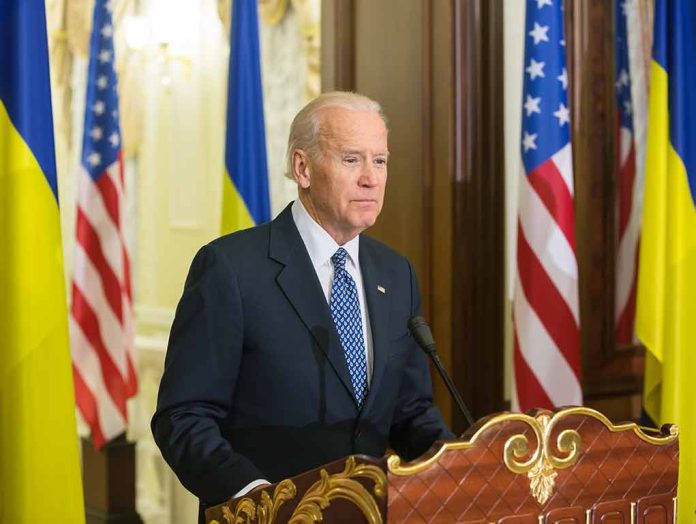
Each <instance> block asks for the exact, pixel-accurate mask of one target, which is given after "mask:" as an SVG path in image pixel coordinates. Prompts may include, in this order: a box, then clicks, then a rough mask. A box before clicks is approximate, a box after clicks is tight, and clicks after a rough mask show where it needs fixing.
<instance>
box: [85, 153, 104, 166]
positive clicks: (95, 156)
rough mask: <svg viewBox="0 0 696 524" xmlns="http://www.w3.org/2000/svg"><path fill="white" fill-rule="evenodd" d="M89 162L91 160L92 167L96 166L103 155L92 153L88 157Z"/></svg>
mask: <svg viewBox="0 0 696 524" xmlns="http://www.w3.org/2000/svg"><path fill="white" fill-rule="evenodd" d="M87 162H89V165H91V166H92V167H96V166H98V165H99V162H101V155H100V154H99V153H96V152H95V153H90V154H89V156H88V157H87Z"/></svg>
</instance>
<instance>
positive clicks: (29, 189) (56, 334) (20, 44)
mask: <svg viewBox="0 0 696 524" xmlns="http://www.w3.org/2000/svg"><path fill="white" fill-rule="evenodd" d="M57 189H58V187H57V180H56V165H55V156H54V149H53V119H52V116H51V90H50V80H49V70H48V45H47V39H46V18H45V13H44V2H43V1H42V0H0V337H2V338H1V341H0V523H6V522H7V523H16V522H19V523H21V522H47V521H51V522H69V523H71V524H72V523H80V522H84V509H83V500H82V481H81V478H80V463H79V455H78V439H77V430H76V423H75V401H74V398H73V383H72V371H71V365H70V350H69V346H68V312H67V304H66V294H65V284H64V275H63V260H62V250H61V238H60V217H59V213H58V197H57V195H58V193H57Z"/></svg>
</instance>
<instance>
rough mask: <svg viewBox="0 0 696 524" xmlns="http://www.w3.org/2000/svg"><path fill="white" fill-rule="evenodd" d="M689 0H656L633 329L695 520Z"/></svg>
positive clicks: (688, 518)
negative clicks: (674, 441) (673, 433)
mask: <svg viewBox="0 0 696 524" xmlns="http://www.w3.org/2000/svg"><path fill="white" fill-rule="evenodd" d="M695 68H696V6H695V4H694V1H693V0H656V2H655V32H654V44H653V59H652V66H651V77H650V112H649V116H648V146H647V158H646V167H645V168H646V173H645V207H644V210H643V233H642V237H641V249H640V270H639V276H638V279H639V280H638V305H637V311H636V332H637V334H638V337H639V338H640V340H641V341H642V342H643V343H644V344H645V346H646V348H647V352H646V370H645V389H644V399H643V400H644V405H645V409H646V411H647V412H648V414H649V415H650V416H651V417H652V419H653V420H654V421H655V422H657V423H658V424H662V423H665V422H676V423H677V424H678V425H679V427H680V430H681V431H680V438H679V442H680V466H679V494H678V505H679V510H678V522H680V523H683V524H693V523H694V522H696V407H694V401H695V400H696V376H694V373H696V98H695V97H696V69H695Z"/></svg>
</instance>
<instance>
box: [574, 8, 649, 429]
mask: <svg viewBox="0 0 696 524" xmlns="http://www.w3.org/2000/svg"><path fill="white" fill-rule="evenodd" d="M569 6H570V9H568V10H567V11H566V13H567V25H568V29H569V31H568V46H569V76H570V89H571V91H570V94H571V103H572V108H571V111H572V114H573V118H572V121H573V137H572V140H573V157H574V158H573V160H574V162H573V163H574V166H573V167H574V173H575V191H576V195H575V198H576V211H575V214H576V231H577V254H578V269H579V281H580V325H581V337H582V355H583V390H584V394H585V400H586V403H587V404H589V405H592V406H595V407H598V408H599V407H600V406H602V405H604V406H613V407H614V408H616V407H617V406H619V405H620V404H621V400H620V399H621V397H623V398H624V400H625V402H623V405H624V406H626V407H630V406H634V405H635V403H633V402H631V401H630V398H631V396H634V395H635V394H636V393H637V392H639V391H640V388H641V386H642V370H643V357H642V352H641V350H640V349H639V348H635V347H628V348H618V347H617V345H616V343H615V334H614V289H615V284H614V282H615V275H614V273H615V259H616V256H615V244H616V233H615V231H616V226H615V204H614V202H615V194H616V161H615V158H616V157H615V154H616V148H617V144H616V106H615V99H614V76H615V74H614V3H613V2H606V1H604V0H572V1H571V2H570V3H569ZM612 398H613V399H615V401H613V402H611V401H610V400H611V399H612ZM617 415H618V413H617ZM620 415H621V417H620V418H634V417H635V416H636V415H637V413H636V412H634V411H626V412H622V413H621V414H620Z"/></svg>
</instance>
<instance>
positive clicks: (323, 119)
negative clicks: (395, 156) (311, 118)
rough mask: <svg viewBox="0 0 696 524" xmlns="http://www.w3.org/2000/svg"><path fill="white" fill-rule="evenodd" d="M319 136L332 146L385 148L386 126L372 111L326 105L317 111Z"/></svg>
mask: <svg viewBox="0 0 696 524" xmlns="http://www.w3.org/2000/svg"><path fill="white" fill-rule="evenodd" d="M319 119H320V120H319V126H320V136H321V139H322V141H323V142H328V143H329V144H331V145H333V146H351V145H352V146H355V147H360V146H362V147H368V146H370V147H373V148H383V149H385V150H386V148H387V127H386V126H385V125H384V121H383V120H382V117H381V116H380V115H379V114H378V113H376V112H374V111H354V110H350V109H345V108H342V107H327V108H324V109H322V110H321V111H320V112H319Z"/></svg>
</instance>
